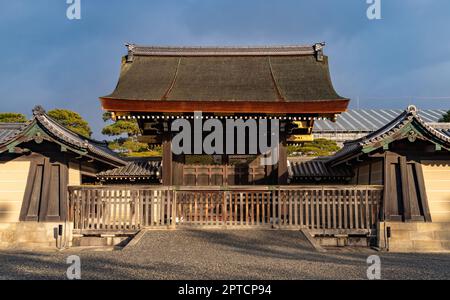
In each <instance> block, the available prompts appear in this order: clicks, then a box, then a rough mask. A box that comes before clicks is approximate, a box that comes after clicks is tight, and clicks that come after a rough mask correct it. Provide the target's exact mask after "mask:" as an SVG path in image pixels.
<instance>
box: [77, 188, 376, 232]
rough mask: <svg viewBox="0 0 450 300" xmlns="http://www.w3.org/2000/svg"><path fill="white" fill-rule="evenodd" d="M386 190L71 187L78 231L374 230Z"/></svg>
mask: <svg viewBox="0 0 450 300" xmlns="http://www.w3.org/2000/svg"><path fill="white" fill-rule="evenodd" d="M382 195H383V189H382V187H380V186H333V187H331V186H322V187H317V186H316V187H306V186H297V187H294V186H288V187H284V186H283V187H279V186H267V187H230V188H228V189H226V190H225V189H221V188H211V187H208V188H198V187H195V188H191V189H188V188H183V189H176V188H174V187H154V188H148V187H128V188H123V187H102V188H98V187H93V188H88V187H71V188H69V198H70V205H69V214H70V221H72V222H73V223H74V229H75V230H76V231H84V232H86V231H95V232H99V231H106V232H108V231H119V232H122V231H136V230H139V229H142V228H167V227H172V228H176V227H183V226H191V227H221V228H224V227H227V228H233V227H240V228H245V227H247V228H248V227H258V226H259V227H264V226H265V227H275V228H308V229H312V230H314V229H315V230H351V231H362V232H365V231H370V230H371V229H373V228H374V227H375V226H376V223H377V221H378V220H379V208H380V204H381V200H382Z"/></svg>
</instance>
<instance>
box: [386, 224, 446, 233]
mask: <svg viewBox="0 0 450 300" xmlns="http://www.w3.org/2000/svg"><path fill="white" fill-rule="evenodd" d="M388 226H389V227H391V229H392V231H397V230H411V231H419V232H426V231H441V230H442V231H446V230H450V223H389V225H388Z"/></svg>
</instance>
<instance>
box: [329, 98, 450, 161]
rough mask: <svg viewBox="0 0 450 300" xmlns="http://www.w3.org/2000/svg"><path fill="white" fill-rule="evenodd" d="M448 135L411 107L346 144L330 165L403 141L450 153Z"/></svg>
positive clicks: (331, 159) (449, 137) (332, 158)
mask: <svg viewBox="0 0 450 300" xmlns="http://www.w3.org/2000/svg"><path fill="white" fill-rule="evenodd" d="M447 133H448V132H447V131H444V130H442V131H441V130H437V129H434V128H433V127H432V126H430V125H429V124H427V123H426V122H425V121H423V120H422V118H421V117H420V116H419V114H418V110H417V108H416V107H415V106H410V107H408V109H407V110H406V111H404V112H403V113H401V114H400V115H399V116H398V117H397V118H395V119H394V120H392V121H391V122H389V123H388V124H387V125H385V126H384V127H382V128H380V129H378V130H377V131H375V132H373V133H371V134H369V135H367V136H365V137H363V138H360V139H357V140H354V141H350V142H347V143H345V144H344V148H343V149H342V150H341V151H339V152H338V153H336V154H335V155H334V156H333V157H331V158H330V160H329V163H330V164H332V165H336V164H339V163H341V162H343V161H346V160H347V159H348V158H351V157H353V156H355V155H358V154H364V153H371V152H373V151H375V150H377V149H380V148H385V149H388V147H389V144H390V143H392V142H394V141H398V140H402V139H408V140H409V141H410V142H415V141H416V140H417V139H422V140H426V141H429V142H431V143H433V144H435V145H436V149H438V150H441V149H445V150H448V151H450V135H448V134H447Z"/></svg>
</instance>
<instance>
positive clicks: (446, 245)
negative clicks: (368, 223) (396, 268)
mask: <svg viewBox="0 0 450 300" xmlns="http://www.w3.org/2000/svg"><path fill="white" fill-rule="evenodd" d="M388 227H390V228H391V238H390V239H389V240H387V239H386V232H387V230H386V229H387V228H388ZM378 232H379V235H378V241H377V243H378V247H379V248H380V249H384V250H389V251H390V252H423V253H427V252H450V224H449V223H401V222H381V223H379V224H378Z"/></svg>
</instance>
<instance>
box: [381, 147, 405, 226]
mask: <svg viewBox="0 0 450 300" xmlns="http://www.w3.org/2000/svg"><path fill="white" fill-rule="evenodd" d="M398 166H399V161H398V156H397V155H396V154H394V153H392V152H386V153H385V156H384V196H383V209H384V219H385V220H386V221H394V222H395V221H402V216H401V215H400V208H399V205H398V204H399V199H398V197H399V196H400V197H401V196H402V192H399V191H398V188H399V187H398V186H397V182H398V176H400V174H399V172H398Z"/></svg>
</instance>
